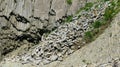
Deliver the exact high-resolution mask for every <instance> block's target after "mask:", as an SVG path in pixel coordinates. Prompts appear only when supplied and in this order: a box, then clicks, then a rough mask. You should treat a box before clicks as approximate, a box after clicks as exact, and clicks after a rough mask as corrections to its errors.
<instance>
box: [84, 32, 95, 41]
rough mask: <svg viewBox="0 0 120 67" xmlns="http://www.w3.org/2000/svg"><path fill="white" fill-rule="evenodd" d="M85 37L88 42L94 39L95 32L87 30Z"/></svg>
mask: <svg viewBox="0 0 120 67" xmlns="http://www.w3.org/2000/svg"><path fill="white" fill-rule="evenodd" d="M84 39H85V40H86V42H90V41H92V40H93V33H92V32H91V31H87V32H85V35H84Z"/></svg>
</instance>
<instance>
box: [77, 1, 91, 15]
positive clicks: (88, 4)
mask: <svg viewBox="0 0 120 67" xmlns="http://www.w3.org/2000/svg"><path fill="white" fill-rule="evenodd" d="M92 6H93V3H92V2H89V3H86V4H85V6H84V7H82V8H80V9H79V10H78V11H77V12H76V14H78V13H80V12H81V11H82V10H85V11H88V10H89V9H90V8H91V7H92Z"/></svg>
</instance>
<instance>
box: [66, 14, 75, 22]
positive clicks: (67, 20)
mask: <svg viewBox="0 0 120 67" xmlns="http://www.w3.org/2000/svg"><path fill="white" fill-rule="evenodd" d="M72 18H73V15H70V16H68V17H67V18H66V19H65V20H64V22H71V21H72Z"/></svg>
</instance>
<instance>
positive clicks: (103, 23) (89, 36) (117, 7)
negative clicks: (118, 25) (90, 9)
mask: <svg viewBox="0 0 120 67" xmlns="http://www.w3.org/2000/svg"><path fill="white" fill-rule="evenodd" d="M106 1H108V0H106ZM110 4H111V5H110V6H109V7H108V8H106V10H105V14H104V19H101V20H99V21H95V22H94V23H93V24H92V28H93V29H92V30H90V31H87V32H85V35H84V40H85V42H87V43H89V42H91V41H93V40H95V39H96V38H97V37H98V36H99V35H100V34H101V33H102V32H103V31H104V29H106V28H107V27H108V26H109V25H110V22H111V20H112V18H113V17H114V16H115V15H116V14H117V13H118V12H119V11H120V0H117V1H116V2H115V1H111V2H110Z"/></svg>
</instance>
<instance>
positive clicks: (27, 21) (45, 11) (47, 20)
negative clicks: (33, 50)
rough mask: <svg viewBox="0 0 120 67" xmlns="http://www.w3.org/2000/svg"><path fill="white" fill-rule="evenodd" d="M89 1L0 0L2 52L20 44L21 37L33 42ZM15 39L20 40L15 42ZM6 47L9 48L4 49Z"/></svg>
mask: <svg viewBox="0 0 120 67" xmlns="http://www.w3.org/2000/svg"><path fill="white" fill-rule="evenodd" d="M87 2H92V0H88V1H87V0H73V1H72V3H71V4H69V2H68V1H67V0H0V31H1V32H0V36H1V37H0V43H1V45H2V46H3V48H1V49H2V50H3V52H2V53H3V54H6V53H8V52H10V51H12V50H13V49H15V48H17V47H20V45H22V44H23V42H21V41H24V40H27V41H28V43H29V42H30V43H34V44H37V43H39V41H41V37H42V36H43V34H46V33H50V32H51V31H53V30H54V29H56V28H57V27H59V26H60V25H61V24H64V22H63V20H64V19H65V18H67V17H68V16H71V15H74V14H75V13H76V12H77V11H78V10H79V9H80V8H81V7H83V6H84V5H85V3H87ZM18 41H19V42H20V43H18ZM7 47H10V48H7Z"/></svg>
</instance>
